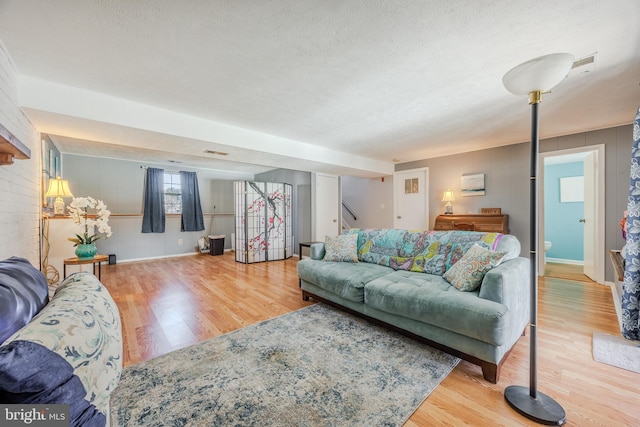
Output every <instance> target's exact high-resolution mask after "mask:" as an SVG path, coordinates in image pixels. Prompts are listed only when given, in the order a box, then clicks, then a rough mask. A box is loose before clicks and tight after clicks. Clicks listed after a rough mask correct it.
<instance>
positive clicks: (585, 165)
mask: <svg viewBox="0 0 640 427" xmlns="http://www.w3.org/2000/svg"><path fill="white" fill-rule="evenodd" d="M540 157H541V160H542V162H541V163H542V164H543V165H544V166H545V167H544V168H543V171H542V174H540V177H541V183H540V186H539V192H540V193H541V194H539V197H538V200H539V201H540V202H539V206H538V211H539V218H540V222H539V225H540V232H539V234H538V238H539V241H538V247H539V248H540V249H543V248H545V249H547V248H549V246H550V247H551V248H554V244H555V245H557V246H556V249H560V248H564V250H565V251H567V250H574V251H575V250H578V252H580V255H581V256H580V258H581V259H579V260H577V261H576V262H571V261H570V260H569V261H567V260H564V259H559V260H556V261H557V262H558V263H559V264H567V265H566V266H564V267H560V266H558V265H556V266H555V267H560V268H551V269H549V268H547V270H548V274H549V275H551V274H556V272H558V271H563V270H573V272H574V273H575V274H576V275H578V276H579V275H580V274H583V275H585V276H586V278H585V280H589V279H590V280H593V281H595V282H598V283H604V262H605V251H604V246H603V245H604V145H602V144H601V145H595V146H587V147H580V148H575V149H568V150H560V151H553V152H548V153H541V155H540ZM563 165H566V167H567V172H566V173H565V174H564V175H568V176H565V177H564V178H560V179H558V173H557V171H558V170H559V169H562V168H563ZM576 165H579V169H580V170H581V171H582V172H581V173H578V172H575V170H574V171H573V172H572V171H570V170H569V169H570V168H575V167H576ZM547 166H549V167H550V168H551V167H553V168H554V169H553V170H554V171H555V174H554V173H551V172H547V168H546V167H547ZM547 175H549V176H547ZM560 175H563V174H560ZM545 180H546V181H547V182H546V183H545ZM550 185H551V186H552V187H549V186H550ZM545 187H546V188H547V189H549V188H551V189H552V190H553V191H554V193H553V196H554V198H555V199H554V200H549V198H548V196H549V194H545ZM576 202H580V204H581V206H583V208H582V209H580V212H579V213H577V212H573V214H566V215H565V214H563V213H560V214H559V213H558V211H554V210H553V209H554V206H555V208H557V207H559V206H562V209H560V211H561V212H571V209H570V208H571V205H572V204H573V205H577V204H578V203H576ZM563 209H564V210H563ZM545 217H546V218H547V219H546V221H550V219H549V218H553V221H557V222H561V221H565V225H564V226H563V227H562V228H564V229H573V230H574V233H580V234H574V237H571V238H567V237H559V238H558V237H557V236H556V242H555V243H554V241H553V240H554V239H552V238H550V239H545V236H548V234H549V233H547V232H546V231H547V229H548V230H549V231H551V230H553V229H554V227H555V228H558V227H557V225H558V224H557V223H556V222H554V223H550V224H546V226H545ZM576 230H577V231H576ZM541 252H542V251H541ZM549 253H550V254H553V253H554V251H551V250H550V249H549V251H547V250H545V251H544V252H543V254H544V255H545V256H541V257H538V259H539V264H538V271H539V272H541V275H544V274H545V273H542V272H545V267H547V265H545V259H546V258H547V255H548V254H549ZM555 253H556V254H557V253H558V252H557V250H556V251H555ZM565 253H566V252H565ZM567 258H577V257H576V256H573V255H569V256H567Z"/></svg>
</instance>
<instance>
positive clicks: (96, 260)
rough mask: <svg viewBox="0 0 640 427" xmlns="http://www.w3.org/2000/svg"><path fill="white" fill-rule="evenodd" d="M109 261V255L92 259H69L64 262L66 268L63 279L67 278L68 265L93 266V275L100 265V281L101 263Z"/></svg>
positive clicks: (96, 256)
mask: <svg viewBox="0 0 640 427" xmlns="http://www.w3.org/2000/svg"><path fill="white" fill-rule="evenodd" d="M106 261H109V255H95V256H94V257H93V258H90V259H78V257H73V258H67V259H65V260H64V266H63V267H62V278H63V279H66V278H67V265H82V264H93V275H94V276H95V274H96V264H98V280H101V276H102V268H101V265H102V264H101V263H103V262H106Z"/></svg>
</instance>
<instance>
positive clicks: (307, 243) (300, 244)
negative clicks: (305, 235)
mask: <svg viewBox="0 0 640 427" xmlns="http://www.w3.org/2000/svg"><path fill="white" fill-rule="evenodd" d="M314 243H323V242H300V243H298V246H299V248H298V256H299V257H300V259H302V248H310V247H311V245H313V244H314Z"/></svg>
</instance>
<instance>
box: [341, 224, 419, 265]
mask: <svg viewBox="0 0 640 427" xmlns="http://www.w3.org/2000/svg"><path fill="white" fill-rule="evenodd" d="M349 232H350V233H357V234H358V259H359V260H360V261H363V262H368V263H371V264H378V265H384V266H385V267H391V266H392V265H398V260H397V259H396V258H397V257H398V256H400V249H401V248H402V244H403V242H404V236H405V235H406V234H407V231H406V230H395V229H381V228H366V229H352V230H349ZM400 263H402V262H400Z"/></svg>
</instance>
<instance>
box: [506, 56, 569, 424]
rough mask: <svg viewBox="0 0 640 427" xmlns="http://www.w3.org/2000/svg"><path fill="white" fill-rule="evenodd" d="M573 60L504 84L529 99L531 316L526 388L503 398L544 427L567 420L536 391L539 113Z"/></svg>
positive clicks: (534, 66) (511, 75) (530, 64)
mask: <svg viewBox="0 0 640 427" xmlns="http://www.w3.org/2000/svg"><path fill="white" fill-rule="evenodd" d="M572 64H573V56H571V55H570V54H566V53H559V54H551V55H547V56H541V57H539V58H535V59H532V60H530V61H527V62H525V63H523V64H520V65H518V66H517V67H515V68H513V69H512V70H510V71H509V72H508V73H507V74H505V76H504V77H503V83H504V84H505V87H506V88H507V90H509V91H510V92H512V93H514V94H516V95H525V94H528V95H529V104H530V105H531V145H530V148H531V153H530V159H529V160H530V162H531V171H530V172H531V173H530V178H529V200H530V206H529V227H530V228H529V231H530V235H529V240H530V243H529V261H530V286H531V313H530V316H531V318H530V322H529V331H530V346H529V365H530V366H529V387H525V386H516V385H513V386H509V387H507V388H505V390H504V397H505V399H506V400H507V402H508V403H509V405H510V406H511V407H512V408H513V409H515V410H516V411H517V412H518V413H520V414H521V415H523V416H525V417H527V418H529V419H531V420H533V421H535V422H537V423H539V424H545V425H557V426H561V425H564V424H565V423H566V422H567V416H566V413H565V411H564V409H563V408H562V406H560V404H558V402H556V401H555V400H553V399H552V398H551V397H549V396H547V395H546V394H544V393H542V392H539V391H538V378H537V373H538V366H537V359H538V348H537V346H538V334H537V327H538V262H537V258H538V257H537V255H538V202H537V199H538V182H537V179H538V150H539V135H538V122H539V119H538V109H539V105H538V104H540V102H541V101H542V94H543V92H544V91H545V90H549V89H551V88H552V87H553V86H555V85H556V84H558V83H559V82H560V81H561V80H562V79H563V78H564V77H565V76H566V75H567V73H568V72H569V69H570V68H571V65H572Z"/></svg>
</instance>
